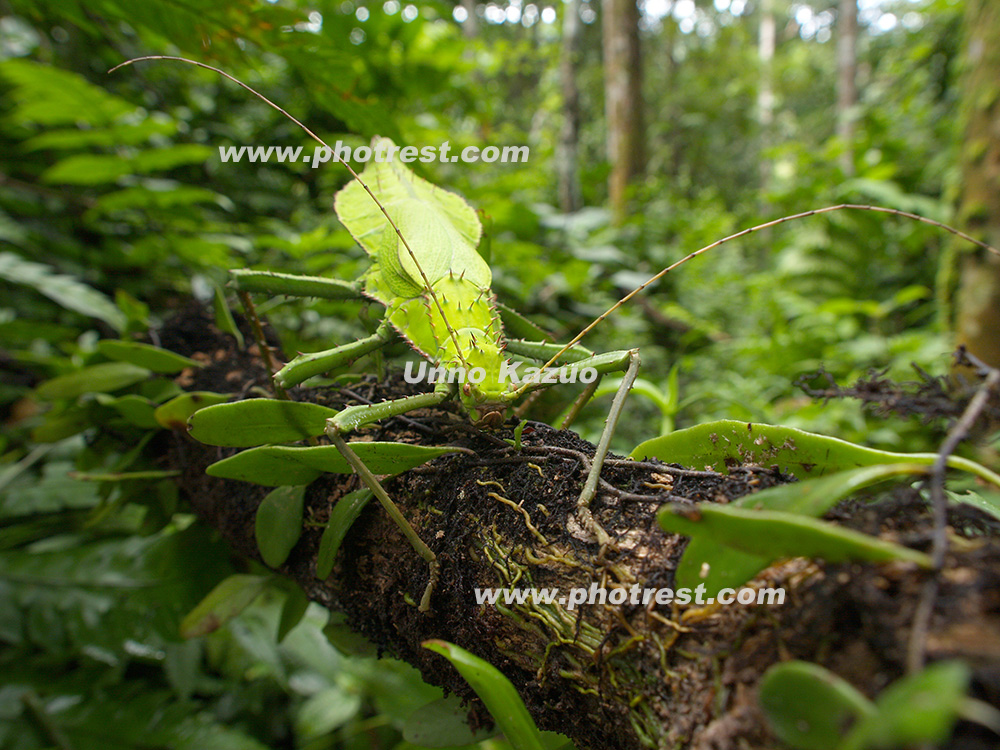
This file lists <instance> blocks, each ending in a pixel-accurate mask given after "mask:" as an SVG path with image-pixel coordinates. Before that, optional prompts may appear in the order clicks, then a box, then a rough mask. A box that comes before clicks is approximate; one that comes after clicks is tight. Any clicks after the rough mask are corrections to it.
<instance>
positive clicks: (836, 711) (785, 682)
mask: <svg viewBox="0 0 1000 750" xmlns="http://www.w3.org/2000/svg"><path fill="white" fill-rule="evenodd" d="M758 700H759V701H760V706H761V708H762V709H763V710H764V713H765V714H766V716H767V718H768V721H769V723H770V724H771V728H772V729H773V730H774V733H775V734H776V735H777V736H778V738H779V739H781V740H782V741H783V742H786V743H788V744H789V745H790V746H791V747H794V748H799V749H800V750H837V748H838V747H839V746H840V744H841V741H842V739H843V737H844V735H845V734H846V732H847V730H848V729H849V728H850V727H851V725H852V724H854V723H855V722H857V721H858V720H859V719H860V718H861V717H865V716H869V715H872V714H874V713H875V707H874V705H873V704H872V703H871V701H869V700H868V699H867V698H865V696H864V695H862V694H861V693H859V692H858V691H857V690H856V689H855V688H854V687H853V686H852V685H851V684H850V683H848V682H846V681H845V680H843V679H841V678H840V677H838V676H837V675H835V674H833V673H832V672H829V671H827V670H826V669H823V668H822V667H821V666H819V665H818V664H811V663H809V662H804V661H788V662H783V663H781V664H776V665H775V666H773V667H771V668H770V669H769V670H767V672H766V673H765V674H764V677H763V678H762V679H761V681H760V687H759V689H758Z"/></svg>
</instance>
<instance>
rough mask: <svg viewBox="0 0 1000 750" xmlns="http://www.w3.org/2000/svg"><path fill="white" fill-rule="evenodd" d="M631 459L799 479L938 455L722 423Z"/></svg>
mask: <svg viewBox="0 0 1000 750" xmlns="http://www.w3.org/2000/svg"><path fill="white" fill-rule="evenodd" d="M631 456H632V458H639V459H641V458H658V459H660V460H661V461H667V462H668V463H678V464H683V465H684V466H693V467H696V468H699V469H701V468H711V469H715V470H716V471H726V469H727V467H728V466H730V465H733V466H742V465H744V464H759V465H761V466H779V467H780V468H781V469H782V471H786V472H788V473H790V474H794V475H795V476H797V477H799V478H800V479H805V478H807V477H816V476H820V475H822V474H830V473H832V472H837V471H843V470H844V469H853V468H855V467H858V466H871V465H874V464H888V463H904V462H905V463H912V464H921V465H925V466H929V465H931V464H933V463H934V461H935V459H936V458H937V456H936V454H934V453H893V452H891V451H880V450H875V449H874V448H867V447H865V446H863V445H855V444H854V443H849V442H847V441H846V440H840V439H838V438H832V437H827V436H826V435H817V434H815V433H811V432H805V431H803V430H797V429H795V428H793V427H780V426H776V425H767V424H755V423H747V422H737V421H735V420H732V419H723V420H720V421H718V422H709V423H708V424H703V425H698V426H696V427H689V428H687V429H686V430H678V431H676V432H672V433H670V434H669V435H664V436H662V437H658V438H653V439H652V440H647V441H645V442H644V443H640V444H639V445H638V446H637V447H636V448H635V450H633V451H632V453H631ZM948 465H949V466H951V467H953V468H956V469H963V470H965V471H968V472H971V473H973V474H975V475H977V476H980V477H982V478H984V479H986V480H987V481H990V482H992V483H994V484H998V485H1000V475H997V474H996V473H995V472H992V471H990V470H989V469H987V468H986V467H984V466H981V465H979V464H977V463H976V462H974V461H970V460H968V459H964V458H961V457H959V456H950V457H949V459H948Z"/></svg>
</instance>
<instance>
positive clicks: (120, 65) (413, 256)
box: [108, 55, 469, 367]
mask: <svg viewBox="0 0 1000 750" xmlns="http://www.w3.org/2000/svg"><path fill="white" fill-rule="evenodd" d="M145 60H175V61H177V62H182V63H187V64H188V65H195V66H197V67H199V68H204V69H205V70H211V71H212V72H213V73H218V74H219V75H220V76H222V77H223V78H226V79H228V80H230V81H232V82H233V83H235V84H236V85H238V86H241V87H243V88H244V89H246V90H247V91H249V92H250V93H251V94H253V95H254V96H256V97H257V98H258V99H260V100H261V101H262V102H264V103H265V104H267V105H268V106H270V107H271V108H273V109H275V110H277V111H278V112H280V113H281V114H283V115H284V116H285V117H287V118H288V119H289V120H291V121H292V122H294V123H295V124H296V125H298V126H299V127H300V128H302V130H303V131H304V132H305V133H306V135H308V136H310V137H311V138H312V139H313V140H315V141H316V142H317V143H319V144H320V145H321V146H323V147H325V148H326V149H327V150H328V151H330V153H331V154H333V157H334V159H336V161H338V162H340V163H341V164H343V165H344V166H345V167H347V171H348V172H350V173H351V176H352V177H353V178H354V179H355V180H357V181H358V184H359V185H361V187H363V188H364V189H365V192H366V193H368V195H369V196H371V199H372V200H373V201H375V205H376V206H378V208H379V210H380V211H381V212H382V214H383V215H384V216H385V218H386V221H388V222H389V225H390V226H391V227H392V228H393V230H395V232H396V236H397V237H399V240H400V242H402V243H403V247H405V248H406V252H407V253H409V254H410V259H411V260H412V261H413V264H414V265H415V266H416V267H417V271H419V272H420V278H422V279H423V281H424V288H425V289H426V290H427V293H428V294H430V295H431V299H432V300H434V304H435V305H436V306H437V310H438V313H440V315H441V319H442V320H443V321H444V325H445V327H446V328H447V329H448V335H449V336H451V341H452V343H453V344H454V345H455V352H456V353H457V354H458V358H459V359H460V360H462V364H463V365H465V366H466V367H468V366H469V363H468V362H466V361H465V357H463V356H462V347H461V346H459V343H458V337H457V336H456V334H455V331H454V329H453V328H452V327H451V323H449V322H448V317H447V316H446V315H445V314H444V308H443V307H441V301H440V300H439V299H438V297H437V294H435V292H434V289H433V288H432V287H431V282H430V279H428V278H427V274H426V273H424V269H423V267H422V266H421V265H420V261H419V260H417V256H416V253H414V252H413V250H412V249H411V248H410V243H409V242H407V241H406V238H405V237H404V236H403V233H402V232H400V231H399V227H398V226H396V222H395V221H393V220H392V217H391V216H389V212H388V211H386V209H385V206H383V205H382V202H381V201H380V200H379V199H378V198H376V197H375V193H373V192H372V191H371V188H369V187H368V185H367V184H365V181H364V180H362V179H361V175H359V174H358V173H357V172H356V171H355V170H354V167H352V166H351V165H350V164H348V163H347V162H346V161H344V159H342V158H341V156H340V154H338V153H337V152H336V151H335V150H334V149H332V148H330V146H328V145H327V143H326V141H324V140H323V139H322V138H320V137H319V136H318V135H316V134H315V133H314V132H313V131H312V130H310V129H309V128H308V127H306V126H305V124H303V123H302V122H301V121H300V120H299V119H297V118H296V117H294V116H293V115H291V114H289V113H288V112H286V111H285V110H284V109H282V108H281V107H279V106H278V105H277V104H275V103H274V102H272V101H271V100H270V99H268V98H267V97H266V96H264V95H263V94H262V93H260V92H259V91H257V90H256V89H254V88H253V87H252V86H249V85H247V84H245V83H243V81H241V80H240V79H239V78H236V77H235V76H233V75H230V74H229V73H227V72H226V71H224V70H221V69H219V68H216V67H213V66H211V65H208V64H207V63H203V62H198V61H197V60H191V59H188V58H187V57H177V56H175V55H145V56H143V57H133V58H132V59H131V60H126V61H125V62H122V63H118V64H117V65H116V66H115V67H113V68H111V70H109V71H108V75H110V74H111V73H114V72H115V71H116V70H118V69H119V68H124V67H125V66H126V65H131V64H133V63H137V62H143V61H145Z"/></svg>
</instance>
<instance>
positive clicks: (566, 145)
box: [557, 0, 583, 214]
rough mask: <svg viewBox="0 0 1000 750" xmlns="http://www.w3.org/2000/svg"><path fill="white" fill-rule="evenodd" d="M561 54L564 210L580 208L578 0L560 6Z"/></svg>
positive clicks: (560, 162) (561, 202)
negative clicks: (561, 11)
mask: <svg viewBox="0 0 1000 750" xmlns="http://www.w3.org/2000/svg"><path fill="white" fill-rule="evenodd" d="M563 11H564V12H565V14H566V15H565V17H564V18H563V39H562V57H561V59H560V60H559V78H560V82H561V84H562V95H563V124H562V129H561V130H560V133H559V153H558V162H557V164H558V170H559V207H560V209H561V210H562V212H563V213H564V214H568V213H572V212H573V211H579V210H580V208H581V207H582V206H583V199H582V197H581V195H580V165H579V146H580V89H579V87H578V86H577V84H576V75H577V68H578V66H579V57H580V26H581V24H580V0H569V2H568V3H566V5H565V7H564V8H563Z"/></svg>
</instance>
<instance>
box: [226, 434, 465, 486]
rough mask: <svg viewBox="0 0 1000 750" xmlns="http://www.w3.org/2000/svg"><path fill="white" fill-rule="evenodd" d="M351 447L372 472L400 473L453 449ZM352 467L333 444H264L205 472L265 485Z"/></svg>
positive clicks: (402, 445)
mask: <svg viewBox="0 0 1000 750" xmlns="http://www.w3.org/2000/svg"><path fill="white" fill-rule="evenodd" d="M352 448H353V449H354V451H355V453H357V454H358V456H359V457H360V458H361V460H362V461H364V462H365V464H366V465H367V466H368V467H369V468H370V469H371V471H372V472H373V473H375V474H399V473H400V472H403V471H406V470H407V469H412V468H413V467H414V466H420V464H423V463H426V462H427V461H430V460H431V459H432V458H436V457H438V456H443V455H444V454H446V453H452V452H454V450H455V449H454V448H448V447H442V448H437V447H433V446H425V445H407V444H405V443H379V442H358V443H354V444H352ZM352 471H353V469H352V468H351V466H350V464H348V463H347V459H345V458H344V457H343V456H342V455H341V454H340V452H339V451H338V450H337V447H336V446H335V445H317V446H315V447H309V448H304V447H297V446H290V445H267V446H263V447H261V448H251V449H250V450H245V451H242V452H241V453H237V454H236V455H235V456H230V457H229V458H224V459H222V460H221V461H216V462H215V463H214V464H212V465H211V466H209V467H208V469H206V473H208V474H209V475H210V476H213V477H219V478H221V479H239V480H240V481H243V482H254V483H255V484H263V485H266V486H268V487H284V486H288V485H297V484H309V483H310V482H312V481H313V480H314V479H316V478H318V477H319V475H320V474H322V473H324V472H327V473H331V474H350V473H351V472H352Z"/></svg>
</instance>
